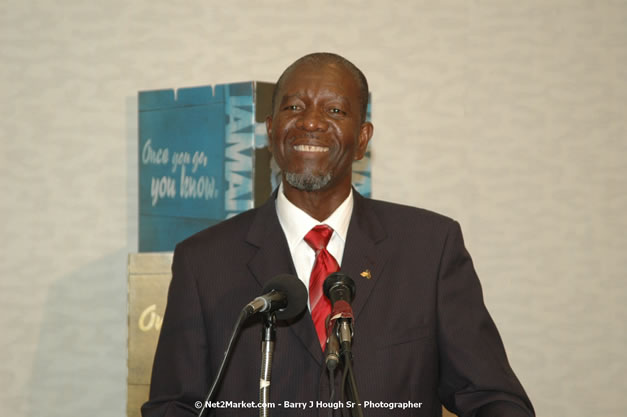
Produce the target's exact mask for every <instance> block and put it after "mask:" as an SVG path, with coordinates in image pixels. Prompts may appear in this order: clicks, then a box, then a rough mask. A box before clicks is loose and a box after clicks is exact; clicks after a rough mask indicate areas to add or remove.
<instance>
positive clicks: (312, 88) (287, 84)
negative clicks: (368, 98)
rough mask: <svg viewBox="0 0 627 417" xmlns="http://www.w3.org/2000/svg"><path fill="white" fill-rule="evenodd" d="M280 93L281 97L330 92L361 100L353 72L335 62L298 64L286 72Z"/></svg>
mask: <svg viewBox="0 0 627 417" xmlns="http://www.w3.org/2000/svg"><path fill="white" fill-rule="evenodd" d="M278 93H279V94H278V95H279V98H280V99H281V98H283V97H285V96H291V95H305V94H313V93H318V94H321V93H328V94H336V95H341V96H343V97H346V98H347V99H351V100H353V99H354V100H359V87H358V85H357V81H356V80H355V77H354V76H353V74H352V73H351V72H350V71H349V70H348V69H347V68H345V67H343V66H342V65H338V64H334V63H328V64H321V65H314V64H307V63H303V64H300V65H297V66H296V67H294V68H292V69H290V70H289V72H287V73H286V74H285V77H284V78H283V80H282V82H281V85H280V86H279V91H278Z"/></svg>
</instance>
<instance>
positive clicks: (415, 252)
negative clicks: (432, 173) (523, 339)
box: [142, 53, 534, 417]
mask: <svg viewBox="0 0 627 417" xmlns="http://www.w3.org/2000/svg"><path fill="white" fill-rule="evenodd" d="M367 98H368V85H367V82H366V79H365V77H364V76H363V74H362V73H361V71H360V70H359V69H357V68H356V67H355V66H354V65H353V64H351V63H350V62H348V61H346V60H345V59H344V58H342V57H340V56H337V55H334V54H326V53H321V54H312V55H308V56H305V57H303V58H301V59H299V60H298V61H296V62H295V63H294V64H292V65H291V66H290V67H289V68H288V69H287V70H286V71H285V72H284V73H283V74H282V75H281V77H280V78H279V81H278V83H277V86H276V90H275V95H274V98H273V110H272V115H270V116H269V117H268V119H267V121H266V126H267V131H268V136H269V139H270V149H271V151H272V154H273V157H274V158H275V160H276V162H277V164H278V166H279V167H280V168H281V170H282V183H281V186H280V187H279V189H278V190H277V191H276V192H275V193H274V195H273V196H272V198H271V199H270V201H268V202H267V203H266V204H265V205H264V206H262V207H260V208H258V209H253V210H250V211H248V212H245V213H243V214H241V215H239V216H236V217H234V218H232V219H229V220H227V221H225V222H222V223H220V224H218V225H216V226H214V227H212V228H209V229H207V230H205V231H203V232H200V233H199V234H197V235H195V236H193V237H191V238H189V239H187V240H186V241H184V242H182V243H181V244H179V245H178V246H177V248H176V250H175V254H174V261H173V266H172V270H173V279H172V283H171V286H170V290H169V294H168V304H167V309H166V313H165V317H164V322H163V326H162V329H161V335H160V340H159V345H158V348H157V352H156V356H155V364H154V369H153V379H152V385H151V395H150V401H149V402H148V403H146V404H145V405H144V407H143V409H142V411H143V415H144V416H192V415H196V414H197V413H198V410H197V409H196V408H195V407H194V403H195V402H196V401H199V400H200V401H202V400H203V399H204V397H205V395H206V392H207V390H208V388H209V384H210V383H211V381H212V380H213V378H214V376H215V374H216V372H217V369H218V366H219V364H220V361H221V360H222V357H223V353H224V349H225V347H226V343H227V340H228V337H229V334H230V332H231V327H232V325H233V323H234V321H235V318H236V317H237V315H238V312H239V310H240V309H241V308H242V307H243V306H244V305H245V304H246V303H247V302H249V301H250V300H252V299H253V298H255V297H256V296H258V295H259V294H260V293H261V289H262V287H263V285H264V283H265V282H267V281H268V280H269V279H271V278H272V277H274V276H276V275H279V274H284V273H292V274H294V273H296V274H297V275H298V277H299V278H300V279H302V280H303V281H304V282H305V283H306V284H307V285H308V286H309V291H310V299H309V308H308V309H307V310H306V311H305V312H304V313H303V314H302V315H300V316H299V317H297V318H296V319H294V320H293V321H292V322H290V323H280V325H279V326H278V329H277V335H276V340H277V341H276V349H275V354H274V360H273V376H272V385H271V401H272V402H274V403H275V404H277V405H279V406H278V407H277V408H275V409H273V410H271V414H272V415H275V416H282V415H294V416H296V415H298V416H318V415H325V416H326V415H328V414H327V413H328V410H326V409H324V408H322V407H316V406H315V404H316V403H315V402H316V400H322V401H325V400H328V398H329V392H330V386H329V382H328V380H327V373H326V372H327V371H326V369H325V367H324V361H323V349H324V346H325V336H324V334H322V333H321V331H324V330H323V325H322V327H321V325H320V317H322V318H324V317H325V314H326V312H328V306H325V305H324V302H325V301H326V300H325V299H321V297H320V296H319V292H320V289H319V287H316V285H320V282H319V279H318V278H317V277H316V276H315V275H316V271H320V269H319V268H320V267H321V266H320V264H321V263H324V264H325V265H323V266H324V267H325V268H327V269H324V268H323V269H322V271H323V273H326V272H328V271H329V270H332V269H333V268H338V267H340V268H341V271H342V272H344V273H345V274H346V275H348V276H350V277H352V278H353V280H354V281H355V286H356V295H355V299H354V301H353V303H352V306H353V311H354V314H355V336H354V340H353V364H354V365H353V368H354V372H355V377H356V385H357V388H358V390H359V393H360V396H361V401H362V403H364V404H365V402H366V401H369V402H370V403H369V406H365V405H364V415H365V416H386V415H390V416H403V415H407V416H438V415H440V413H441V403H443V404H444V405H445V406H446V407H447V408H448V409H450V410H451V411H453V412H455V413H456V414H458V415H460V416H483V417H492V416H493V417H497V416H512V417H516V416H521V417H522V416H533V415H534V414H533V408H532V406H531V403H530V402H529V399H528V398H527V396H526V394H525V392H524V390H523V388H522V387H521V386H520V384H519V382H518V380H517V379H516V377H515V375H514V374H513V372H512V370H511V369H510V367H509V364H508V362H507V358H506V355H505V351H504V349H503V345H502V342H501V340H500V337H499V335H498V332H497V330H496V328H495V326H494V323H493V322H492V320H491V318H490V316H489V314H488V312H487V311H486V309H485V306H484V304H483V299H482V294H481V288H480V285H479V281H478V279H477V277H476V274H475V271H474V269H473V266H472V261H471V259H470V256H469V255H468V253H467V252H466V250H465V248H464V244H463V240H462V235H461V231H460V228H459V225H458V224H457V223H456V222H455V221H453V220H450V219H448V218H446V217H443V216H440V215H438V214H435V213H431V212H428V211H425V210H421V209H416V208H412V207H406V206H400V205H396V204H391V203H385V202H380V201H375V200H370V199H366V198H363V197H362V196H360V195H359V194H358V193H356V192H355V191H354V190H353V189H352V187H351V164H352V162H353V161H354V160H359V159H361V158H362V157H363V156H364V153H365V151H366V147H367V145H368V142H369V140H370V138H371V137H372V133H373V126H372V124H371V123H369V122H366V121H365V114H366V105H367ZM321 225H324V226H321ZM314 229H316V230H317V231H320V230H322V232H320V233H326V235H325V238H324V239H322V240H325V242H324V243H323V244H321V245H319V247H315V248H314V245H313V244H312V243H311V242H310V240H311V233H313V231H314ZM325 231H326V232H325ZM327 240H328V243H327V242H326V241H327ZM322 258H324V259H322ZM323 261H324V262H323ZM329 268H330V269H329ZM316 294H318V295H316ZM325 308H327V310H325ZM260 329H261V324H260V322H259V321H258V320H257V321H252V322H250V323H249V324H248V326H247V327H245V328H244V330H243V331H242V334H241V336H240V337H239V340H238V342H237V344H236V347H235V350H234V353H233V357H232V358H231V361H230V364H229V368H228V370H227V373H226V376H225V378H224V380H223V382H222V384H221V388H220V390H219V391H218V394H217V397H216V400H218V401H220V400H224V401H228V400H231V401H235V402H240V401H246V402H248V401H257V398H258V390H259V379H258V378H259V375H260V363H259V358H260V338H261V337H260ZM338 379H339V378H338ZM338 379H336V381H335V385H338V384H339V381H338ZM336 398H337V396H336ZM286 401H287V402H289V403H290V404H294V403H306V404H312V403H310V401H313V402H314V403H313V404H314V406H313V407H306V408H305V409H296V408H291V407H290V405H289V404H287V403H285V402H286ZM408 402H411V404H412V405H411V406H409V407H408V408H406V409H398V408H392V407H393V404H394V403H405V404H407V403H408ZM213 412H215V415H217V416H222V415H223V416H247V415H250V416H253V415H257V414H258V410H257V409H241V408H240V409H237V408H217V409H215V410H213Z"/></svg>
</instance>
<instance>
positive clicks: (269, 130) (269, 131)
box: [266, 115, 272, 152]
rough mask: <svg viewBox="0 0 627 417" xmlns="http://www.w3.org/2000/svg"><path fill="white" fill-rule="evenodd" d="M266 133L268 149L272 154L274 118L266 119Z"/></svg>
mask: <svg viewBox="0 0 627 417" xmlns="http://www.w3.org/2000/svg"><path fill="white" fill-rule="evenodd" d="M266 133H267V134H268V149H269V150H270V152H272V116H271V115H268V116H267V117H266Z"/></svg>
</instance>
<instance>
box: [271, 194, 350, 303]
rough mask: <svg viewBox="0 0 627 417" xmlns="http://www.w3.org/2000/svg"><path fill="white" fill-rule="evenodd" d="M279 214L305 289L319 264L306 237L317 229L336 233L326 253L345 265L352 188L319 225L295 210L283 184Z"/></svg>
mask: <svg viewBox="0 0 627 417" xmlns="http://www.w3.org/2000/svg"><path fill="white" fill-rule="evenodd" d="M276 212H277V215H278V217H279V223H280V224H281V228H282V229H283V233H284V234H285V237H286V238H287V244H288V246H289V248H290V253H291V255H292V261H293V262H294V267H295V268H296V274H297V275H298V278H300V280H301V281H303V283H304V284H305V287H306V288H309V276H310V275H311V270H312V269H313V265H314V261H315V260H316V252H315V251H314V250H313V249H312V248H311V246H309V244H307V242H305V235H306V234H307V233H309V231H310V230H311V229H313V228H314V227H315V226H318V225H320V224H326V225H327V226H329V227H331V229H333V234H332V235H331V240H329V244H328V245H327V250H328V251H329V253H330V254H331V255H333V257H334V258H335V260H336V261H337V263H338V265H342V256H343V254H344V244H345V243H346V233H347V232H348V224H349V222H350V219H351V214H352V213H353V190H352V188H351V191H350V194H349V195H348V197H347V198H346V200H344V201H343V202H342V204H340V206H339V207H338V208H337V209H335V211H334V212H333V213H332V214H331V215H330V216H329V217H328V218H327V219H325V220H324V221H323V222H319V221H318V220H316V219H314V218H313V217H311V216H310V215H309V214H307V213H305V212H304V211H303V210H301V209H300V208H298V207H296V206H295V205H294V204H292V202H291V201H289V200H288V199H287V197H285V194H283V184H282V183H281V185H279V192H278V194H277V198H276ZM307 305H308V306H309V302H307Z"/></svg>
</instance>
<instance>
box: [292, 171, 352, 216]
mask: <svg viewBox="0 0 627 417" xmlns="http://www.w3.org/2000/svg"><path fill="white" fill-rule="evenodd" d="M350 191H351V184H350V182H349V183H348V184H347V185H342V186H341V187H337V186H336V187H333V188H329V189H322V190H316V191H303V190H299V189H296V188H294V187H292V186H291V185H289V184H288V183H287V182H286V181H283V194H285V197H286V198H287V199H288V200H289V201H290V202H291V203H292V204H294V205H295V206H296V207H298V208H300V209H301V210H303V211H304V212H305V213H307V214H309V215H310V216H311V217H313V218H314V219H316V220H318V221H319V222H322V221H323V220H325V219H326V218H328V217H329V216H330V215H331V214H332V213H333V212H334V211H335V210H336V209H337V208H338V207H339V206H340V204H342V203H343V202H344V200H346V198H347V197H348V195H349V194H350Z"/></svg>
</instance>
